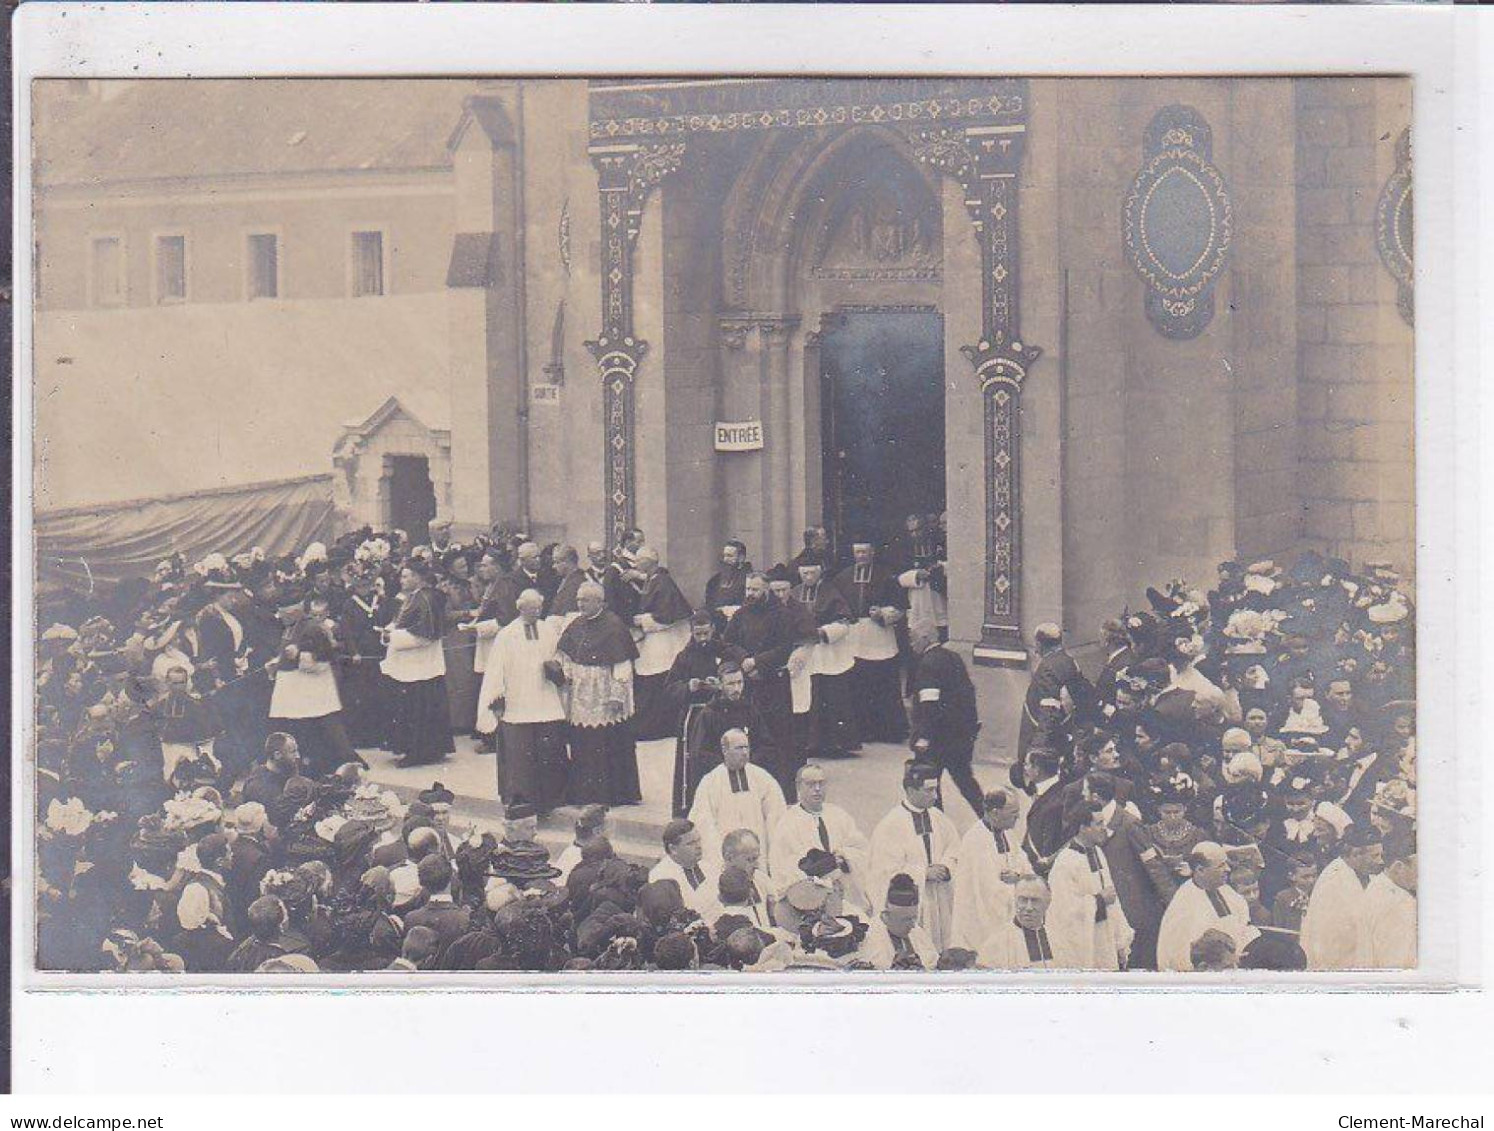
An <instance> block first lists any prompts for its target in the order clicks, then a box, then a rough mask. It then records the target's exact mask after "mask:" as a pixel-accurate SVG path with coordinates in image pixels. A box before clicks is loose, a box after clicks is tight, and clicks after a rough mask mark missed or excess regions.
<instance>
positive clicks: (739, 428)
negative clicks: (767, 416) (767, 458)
mask: <svg viewBox="0 0 1494 1131" xmlns="http://www.w3.org/2000/svg"><path fill="white" fill-rule="evenodd" d="M762 446H763V422H762V421H761V420H736V421H721V420H718V421H717V422H716V450H717V451H718V452H756V451H761V450H762Z"/></svg>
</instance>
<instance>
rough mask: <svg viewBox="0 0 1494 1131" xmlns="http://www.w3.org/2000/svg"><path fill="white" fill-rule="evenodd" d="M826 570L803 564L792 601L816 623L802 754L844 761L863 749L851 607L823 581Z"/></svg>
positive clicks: (842, 595)
mask: <svg viewBox="0 0 1494 1131" xmlns="http://www.w3.org/2000/svg"><path fill="white" fill-rule="evenodd" d="M824 573H825V570H824V567H823V566H819V565H801V566H800V567H799V579H800V584H799V586H798V588H796V589H795V590H794V593H793V600H794V601H795V602H796V603H797V604H798V605H799V606H800V607H801V608H802V609H803V610H804V611H805V612H806V613H807V614H808V615H809V616H810V617H811V618H812V619H813V620H814V624H815V629H816V632H817V634H818V642H817V643H816V644H815V645H814V649H813V654H812V656H811V658H810V664H811V671H812V672H813V679H812V685H813V693H812V699H811V706H810V711H809V733H808V735H807V738H806V741H805V744H804V745H805V747H806V753H809V754H813V755H817V756H819V757H821V758H846V757H849V756H850V755H851V754H853V753H855V752H856V751H857V750H858V749H859V748H860V746H861V738H860V736H859V735H858V733H857V727H856V686H855V681H854V679H853V677H852V675H851V671H852V668H853V667H854V666H855V663H856V652H855V643H854V642H853V641H852V639H851V620H852V616H851V606H850V603H849V602H848V601H847V600H846V596H845V594H844V593H842V592H841V591H840V589H839V588H838V587H836V586H835V585H832V584H830V583H829V582H827V581H825V580H824Z"/></svg>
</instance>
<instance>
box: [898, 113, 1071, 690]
mask: <svg viewBox="0 0 1494 1131" xmlns="http://www.w3.org/2000/svg"><path fill="white" fill-rule="evenodd" d="M1025 134H1026V126H1025V125H990V126H969V127H966V128H963V129H956V128H951V127H941V128H935V129H925V130H919V131H917V132H916V133H915V134H914V135H913V138H912V140H913V149H914V153H915V155H916V156H917V158H918V160H919V161H921V162H922V163H924V164H925V165H928V166H929V167H930V168H933V169H938V170H939V171H941V172H943V173H945V174H947V175H949V176H951V177H954V178H955V179H956V180H958V181H959V182H960V184H961V185H962V186H963V187H964V189H965V207H966V208H967V209H968V210H969V212H970V216H971V219H972V220H973V221H974V223H975V230H976V234H977V237H978V239H979V241H980V256H981V298H982V302H981V336H980V340H979V341H978V342H977V343H976V344H974V345H967V346H962V347H961V352H963V353H964V354H965V356H966V357H968V358H969V359H970V364H971V365H972V366H973V367H974V369H975V377H976V380H977V381H978V382H979V383H980V389H981V393H982V397H983V400H984V402H985V403H984V408H985V456H986V459H985V479H986V576H985V615H984V618H983V623H982V628H981V639H980V643H979V644H977V645H976V647H975V662H976V663H978V664H991V665H1001V666H1020V665H1023V664H1025V663H1026V661H1027V648H1026V644H1025V642H1024V639H1023V635H1022V385H1023V382H1024V381H1025V380H1026V378H1027V372H1028V370H1029V369H1030V368H1031V366H1032V363H1033V362H1034V361H1036V360H1037V358H1038V355H1039V354H1041V353H1042V350H1040V349H1039V348H1038V347H1036V346H1034V345H1031V344H1029V343H1027V342H1024V341H1023V340H1022V332H1021V328H1020V307H1019V295H1018V280H1019V278H1020V270H1019V268H1020V249H1019V247H1018V238H1017V233H1018V230H1019V229H1018V226H1017V198H1018V193H1017V173H1018V169H1019V167H1020V165H1021V161H1022V142H1023V139H1024V137H1025Z"/></svg>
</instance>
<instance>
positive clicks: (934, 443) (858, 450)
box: [820, 310, 944, 555]
mask: <svg viewBox="0 0 1494 1131" xmlns="http://www.w3.org/2000/svg"><path fill="white" fill-rule="evenodd" d="M837 323H838V324H837V326H836V327H835V328H834V329H832V330H830V331H828V332H827V333H826V334H825V335H824V337H823V338H822V339H821V347H820V373H821V379H822V382H823V384H822V389H821V393H822V399H821V406H822V408H821V431H822V437H821V438H822V441H823V444H824V472H825V525H826V526H827V527H828V528H829V530H830V534H831V537H832V539H833V541H834V544H835V547H836V550H837V552H838V553H840V554H841V555H848V554H849V551H850V546H851V543H852V542H853V541H862V540H866V541H872V542H875V543H877V544H878V545H879V546H880V545H885V544H886V543H887V542H889V541H891V540H892V539H894V538H896V537H897V536H898V535H899V534H900V533H901V531H902V530H903V524H904V520H905V519H906V518H907V516H908V515H910V514H914V513H918V514H937V513H939V512H941V511H943V510H944V316H943V315H942V314H940V313H939V312H938V311H935V310H867V311H848V312H845V313H844V314H843V315H841V316H840V317H839V318H838V319H837Z"/></svg>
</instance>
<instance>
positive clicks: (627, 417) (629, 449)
mask: <svg viewBox="0 0 1494 1131" xmlns="http://www.w3.org/2000/svg"><path fill="white" fill-rule="evenodd" d="M684 156H685V145H684V143H683V142H675V143H671V144H667V145H608V146H593V147H592V149H591V159H592V164H594V165H595V166H596V169H597V180H598V183H599V186H600V191H601V205H602V333H601V336H600V337H598V338H597V339H596V341H592V342H587V343H586V348H587V349H589V350H590V351H591V354H592V356H593V357H595V358H596V359H597V368H598V370H599V371H600V374H601V378H602V428H603V435H604V437H605V443H606V456H605V459H604V461H603V462H604V466H605V477H606V483H605V490H606V495H605V499H606V527H607V542H608V545H610V546H616V545H618V544H619V543H620V542H621V541H622V538H623V535H624V534H625V533H626V532H627V531H628V529H629V528H630V527H632V526H635V525H636V524H637V514H638V500H637V498H636V495H635V491H634V483H633V478H634V476H633V467H634V444H635V442H636V440H635V437H634V423H633V378H634V376H635V374H636V373H637V371H638V365H639V362H641V361H642V360H643V355H644V354H645V353H647V352H648V343H647V342H645V341H643V340H642V339H640V338H639V337H638V336H637V335H636V334H635V333H634V332H633V249H634V247H635V245H636V244H637V242H638V232H639V230H640V229H641V228H642V226H643V206H644V204H645V203H646V202H647V200H648V195H649V193H650V192H651V191H652V190H653V188H654V186H655V185H657V184H658V183H659V182H660V181H662V180H663V179H664V178H665V177H667V176H668V175H669V174H670V173H672V172H674V171H675V170H676V169H678V168H679V167H680V163H681V161H682V160H683V159H684Z"/></svg>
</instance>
